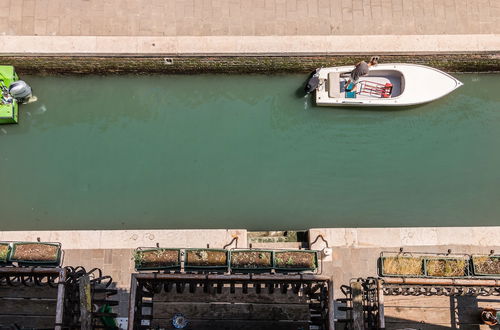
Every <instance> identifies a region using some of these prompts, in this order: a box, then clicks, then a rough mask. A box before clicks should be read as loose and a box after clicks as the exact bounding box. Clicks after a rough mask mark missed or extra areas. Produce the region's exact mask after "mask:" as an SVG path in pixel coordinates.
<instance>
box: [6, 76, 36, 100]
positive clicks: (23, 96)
mask: <svg viewBox="0 0 500 330" xmlns="http://www.w3.org/2000/svg"><path fill="white" fill-rule="evenodd" d="M9 94H10V95H11V96H12V97H13V98H15V99H16V101H17V102H19V103H26V102H28V101H29V99H30V98H31V97H32V96H33V95H32V93H31V87H30V86H29V85H28V84H27V83H25V82H24V81H22V80H18V81H15V82H13V83H12V84H10V86H9Z"/></svg>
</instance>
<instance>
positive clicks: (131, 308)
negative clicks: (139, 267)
mask: <svg viewBox="0 0 500 330" xmlns="http://www.w3.org/2000/svg"><path fill="white" fill-rule="evenodd" d="M136 275H137V274H132V276H131V278H130V295H129V298H128V326H127V328H128V330H134V325H135V324H136V320H135V319H134V318H135V310H136V308H137V306H136V304H137V300H138V299H137V278H136Z"/></svg>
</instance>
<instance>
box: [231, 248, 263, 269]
mask: <svg viewBox="0 0 500 330" xmlns="http://www.w3.org/2000/svg"><path fill="white" fill-rule="evenodd" d="M230 260H231V261H230V264H231V270H236V271H244V272H262V271H270V270H271V269H272V268H273V251H270V250H233V251H231V254H230Z"/></svg>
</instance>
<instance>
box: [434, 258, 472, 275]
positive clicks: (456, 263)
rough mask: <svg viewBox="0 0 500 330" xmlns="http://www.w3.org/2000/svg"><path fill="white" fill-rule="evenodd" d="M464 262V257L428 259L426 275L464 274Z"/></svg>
mask: <svg viewBox="0 0 500 330" xmlns="http://www.w3.org/2000/svg"><path fill="white" fill-rule="evenodd" d="M465 266H466V262H465V260H464V259H429V260H428V261H427V275H429V276H437V277H458V276H465V275H467V274H466V271H465Z"/></svg>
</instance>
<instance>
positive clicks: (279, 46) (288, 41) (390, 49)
mask: <svg viewBox="0 0 500 330" xmlns="http://www.w3.org/2000/svg"><path fill="white" fill-rule="evenodd" d="M0 50H1V51H0V54H3V55H5V54H9V55H19V54H24V55H30V54H46V55H47V54H51V55H63V54H64V55H77V54H78V55H106V54H107V55H133V54H141V55H154V54H157V55H158V54H162V55H168V54H171V55H182V54H191V55H193V54H207V55H208V54H218V55H222V54H226V55H228V54H240V55H241V54H245V55H258V54H261V55H269V54H323V55H328V54H360V53H436V52H439V53H453V52H499V51H500V35H499V34H460V35H399V36H396V35H361V36H200V37H197V36H176V37H125V36H123V37H121V36H120V37H118V36H113V37H109V36H0Z"/></svg>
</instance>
